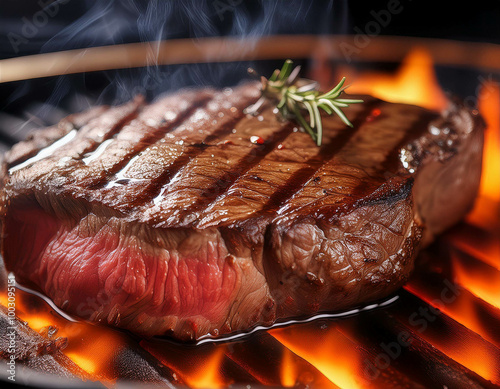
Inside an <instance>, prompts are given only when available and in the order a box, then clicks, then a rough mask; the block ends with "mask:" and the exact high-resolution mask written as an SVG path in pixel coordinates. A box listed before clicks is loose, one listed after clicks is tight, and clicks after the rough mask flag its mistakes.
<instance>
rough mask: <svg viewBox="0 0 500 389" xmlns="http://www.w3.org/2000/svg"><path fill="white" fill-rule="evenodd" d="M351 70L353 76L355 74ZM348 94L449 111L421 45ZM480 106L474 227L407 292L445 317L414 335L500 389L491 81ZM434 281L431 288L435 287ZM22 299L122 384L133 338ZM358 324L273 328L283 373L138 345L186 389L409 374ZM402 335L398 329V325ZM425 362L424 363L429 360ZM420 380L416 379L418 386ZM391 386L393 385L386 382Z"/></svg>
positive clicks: (499, 101)
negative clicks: (444, 296)
mask: <svg viewBox="0 0 500 389" xmlns="http://www.w3.org/2000/svg"><path fill="white" fill-rule="evenodd" d="M325 71H329V70H328V69H326V70H325ZM351 73H352V74H354V70H351ZM327 78H328V77H325V79H327ZM349 92H350V93H369V94H373V95H375V96H377V97H380V98H382V99H386V100H389V101H392V102H404V103H411V104H416V105H421V106H425V107H428V108H433V109H443V108H445V107H446V99H445V97H444V93H443V92H442V91H441V89H440V87H439V85H438V83H437V81H436V76H435V74H434V67H433V63H432V59H431V57H430V55H429V54H428V53H427V52H426V51H425V50H424V49H421V48H417V49H414V50H413V51H411V52H410V54H409V55H408V56H407V58H406V59H405V60H404V61H403V63H402V65H401V67H400V69H399V70H398V71H397V72H396V73H395V74H393V75H387V74H383V73H364V74H360V75H358V77H357V78H356V79H355V82H354V84H353V85H352V86H351V88H350V89H349ZM478 102H479V110H480V112H481V113H482V114H483V115H484V117H485V119H486V121H487V123H488V128H487V131H486V143H485V149H484V158H483V161H484V173H483V177H482V181H481V189H480V197H479V199H478V201H477V204H476V208H475V209H474V211H473V212H472V213H471V214H470V215H469V216H468V223H469V224H463V225H462V226H459V227H457V228H455V230H454V231H452V232H450V233H448V234H446V235H445V236H443V237H442V238H441V240H440V241H441V242H442V243H443V244H445V245H447V247H448V249H449V250H451V260H450V261H448V262H449V263H447V264H446V263H444V262H445V261H444V260H442V262H443V263H439V264H437V263H435V261H434V262H433V263H434V266H435V267H436V268H435V269H434V268H429V269H428V270H427V273H423V274H419V273H418V272H417V274H416V275H415V278H414V279H413V280H410V282H409V284H408V285H407V286H406V287H405V289H406V291H407V292H405V293H409V294H411V295H412V296H415V297H416V298H417V299H418V300H419V301H420V302H423V303H425V304H428V306H429V307H432V308H434V309H436V310H440V311H439V312H441V313H440V316H437V318H434V319H433V320H429V321H428V322H427V323H426V329H425V330H422V332H421V333H418V335H416V336H418V337H419V338H420V339H421V341H422V343H426V344H429V345H430V348H431V349H432V352H433V353H442V355H443V356H444V358H449V359H448V360H446V361H444V362H443V364H447V363H451V362H453V363H458V364H459V365H461V367H463V369H464V371H465V373H463V374H465V375H466V377H469V376H470V375H474V377H475V375H477V376H479V377H481V379H485V380H488V381H490V382H492V383H494V384H500V366H499V361H500V351H499V349H498V346H500V336H499V335H497V334H498V331H497V330H496V329H495V328H496V327H495V325H498V323H499V320H500V239H499V231H500V230H499V229H498V226H499V219H500V214H498V209H500V208H499V204H500V110H499V109H500V88H499V87H498V85H497V84H494V83H485V84H483V85H482V87H481V89H480V95H479V97H478ZM492 209H496V210H497V213H495V212H492ZM445 265H448V266H450V268H451V271H450V274H447V273H446V272H445V270H443V269H444V268H445V267H446V266H445ZM434 278H436V279H437V281H436V283H435V284H434V283H433V282H434V281H432V282H431V279H432V280H434ZM444 279H446V280H447V281H449V282H451V283H453V285H454V286H458V287H460V288H461V289H460V290H462V292H461V293H457V294H456V298H454V299H453V300H452V301H449V302H448V303H446V304H439V303H436V301H438V302H439V299H440V293H441V292H442V287H443V286H442V285H443V284H442V282H443V280H444ZM431 283H432V284H433V285H434V286H433V287H431V286H430V285H431ZM17 301H18V305H17V311H16V313H17V315H18V316H19V317H20V318H21V319H22V320H24V321H26V322H27V323H28V325H29V326H30V327H31V328H32V329H33V330H35V331H37V332H39V333H42V334H43V333H46V332H47V329H48V328H50V326H52V327H55V328H57V329H58V332H57V336H58V337H65V338H67V339H68V345H67V347H66V348H65V349H64V350H63V352H64V354H65V355H66V356H67V357H69V358H70V359H71V360H72V361H73V362H75V363H76V364H77V365H78V366H79V367H80V368H81V369H82V370H83V371H85V372H86V373H88V374H90V375H91V376H92V377H93V379H95V380H96V381H101V382H103V383H104V384H105V385H108V386H109V385H112V384H113V383H114V382H115V380H116V379H117V378H118V377H117V376H116V371H115V368H114V367H113V366H114V365H113V364H114V363H115V362H114V360H115V359H116V356H117V355H118V354H119V353H120V352H121V351H122V350H125V349H126V348H127V347H129V346H130V344H132V343H133V342H132V341H131V340H130V338H129V336H128V335H127V334H125V333H123V332H118V331H115V330H113V329H110V328H108V327H103V326H96V325H91V324H88V323H86V322H72V321H69V320H66V319H65V318H63V317H61V316H59V315H58V314H57V313H55V312H54V311H53V309H51V308H50V307H49V306H48V305H46V304H45V303H44V302H42V301H41V300H39V299H38V298H37V297H35V296H32V295H29V294H27V293H25V292H23V291H18V296H17ZM0 302H1V303H2V304H3V305H5V304H6V303H7V298H6V296H5V295H0ZM379 315H380V317H382V319H383V320H389V321H390V320H396V321H397V320H399V322H398V325H400V324H401V323H403V326H404V325H408V324H407V323H406V324H405V323H404V320H403V319H407V317H403V318H397V319H394V318H393V317H392V316H388V315H386V314H385V313H384V312H382V313H380V314H379ZM486 316H487V317H488V319H487V320H488V323H486V321H487V320H486V319H485V317H486ZM387 318H389V319H387ZM351 319H352V320H351V321H349V320H345V321H342V324H341V325H336V322H329V324H328V325H325V326H324V328H323V327H320V326H318V325H317V323H309V324H301V325H298V326H290V327H284V328H277V329H272V330H270V331H269V332H268V336H269V337H270V338H271V337H272V338H271V339H272V340H273V341H274V342H275V343H276V347H278V349H277V350H274V351H276V355H277V356H276V360H277V361H271V362H273V363H274V362H276V365H277V366H278V368H277V369H275V370H277V371H276V372H275V374H270V373H269V372H268V371H267V370H266V369H267V368H268V366H267V364H269V363H270V362H269V361H266V360H265V358H264V357H265V355H256V356H255V358H256V359H259V358H260V359H262V362H261V364H262V367H261V368H260V370H259V367H258V366H259V364H258V363H256V364H255V365H252V368H249V365H248V366H247V365H245V363H241V362H238V361H240V359H239V357H237V356H235V354H234V353H236V351H234V350H235V347H233V344H232V343H230V342H229V343H218V344H209V345H202V346H196V347H195V346H192V345H190V346H184V345H179V344H172V343H168V342H166V341H165V340H161V341H158V340H155V339H152V340H142V341H140V343H138V344H140V347H142V349H143V351H144V352H147V353H148V355H150V357H151V358H154V359H155V361H157V362H158V364H159V365H161V366H163V367H165V368H166V369H168V370H169V371H171V372H173V376H174V377H176V378H179V382H181V383H182V384H186V385H187V386H188V387H191V388H224V387H228V386H229V385H231V384H235V383H239V382H242V383H244V384H247V383H248V384H250V383H251V384H253V383H257V384H263V385H272V386H283V387H296V386H297V385H309V384H310V385H311V387H315V385H316V386H317V387H328V388H345V389H354V388H374V387H378V386H377V385H380V382H379V381H373V380H372V379H371V378H370V377H367V375H366V373H365V372H364V369H365V367H366V366H365V363H366V361H369V363H370V366H372V367H373V368H374V369H379V370H377V372H378V373H380V377H388V376H389V375H390V374H394V376H397V377H399V376H405V374H406V372H404V371H403V372H401V370H404V368H402V367H401V366H402V364H401V363H400V362H399V359H398V358H399V356H398V357H394V358H393V359H389V363H388V366H387V367H380V366H378V365H377V359H378V360H382V359H380V356H381V355H385V354H383V353H384V352H385V351H384V350H379V349H377V347H378V345H379V344H380V340H378V339H376V340H374V341H373V344H374V346H373V345H372V346H370V347H368V346H366V345H364V344H363V342H362V340H361V339H365V338H364V337H363V336H368V335H366V334H363V336H361V335H359V334H358V333H357V329H358V327H356V325H355V324H356V323H357V320H358V321H361V320H365V322H363V323H362V325H361V326H366V325H367V323H366V320H367V318H366V317H364V318H361V319H357V318H351ZM382 319H381V320H380V321H381V322H383V320H382ZM495 320H496V321H495ZM491 323H493V324H491ZM395 328H399V327H398V326H397V325H396V326H395ZM388 331H389V330H388ZM389 332H390V331H389ZM444 332H446V333H444ZM396 335H397V334H396ZM247 341H248V342H251V341H252V338H249V339H248V340H243V341H242V342H243V345H244V342H247ZM252 347H254V346H252ZM273 347H274V346H273ZM415 347H416V346H415ZM252 350H253V349H252ZM405 352H406V353H407V354H409V355H412V353H414V354H415V353H418V352H419V351H415V350H414V349H411V348H409V349H407V350H405ZM421 352H423V351H421ZM264 353H265V349H264ZM440 355H441V354H440ZM432 356H434V354H432ZM415 358H418V356H417V357H415ZM422 358H423V359H425V358H426V356H425V355H424V356H423V357H422ZM410 360H411V358H410ZM398 363H399V364H398ZM256 366H257V367H256ZM306 370H307V371H306ZM389 371H390V372H391V373H390V374H389ZM467 374H468V375H467ZM242 377H243V378H242ZM389 379H390V377H389V378H388V380H389ZM398 379H399V378H398ZM412 379H414V380H415V381H411V380H412ZM418 379H419V377H416V378H410V379H408V380H409V383H408V381H401V382H404V383H406V384H408V387H410V386H411V384H412V383H414V382H419V381H418ZM384 382H389V381H382V383H384ZM397 382H398V383H400V381H397ZM443 386H444V385H443Z"/></svg>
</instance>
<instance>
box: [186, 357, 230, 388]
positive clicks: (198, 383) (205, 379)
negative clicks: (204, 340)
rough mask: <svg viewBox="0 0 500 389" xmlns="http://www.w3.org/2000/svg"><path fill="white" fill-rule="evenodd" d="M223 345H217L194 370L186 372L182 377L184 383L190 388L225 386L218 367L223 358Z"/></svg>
mask: <svg viewBox="0 0 500 389" xmlns="http://www.w3.org/2000/svg"><path fill="white" fill-rule="evenodd" d="M224 351H225V347H218V348H216V349H215V350H214V352H213V353H212V354H211V355H210V356H209V357H208V358H207V359H206V360H205V361H204V363H203V364H200V365H199V366H198V368H197V369H196V371H194V372H192V373H191V374H187V375H186V376H185V377H184V379H185V380H186V383H187V384H188V385H189V386H190V387H192V388H200V389H203V388H205V389H206V388H213V389H218V388H223V387H225V386H227V383H226V382H225V380H224V378H223V377H222V373H221V371H220V368H221V366H222V361H223V359H224V355H225V353H224Z"/></svg>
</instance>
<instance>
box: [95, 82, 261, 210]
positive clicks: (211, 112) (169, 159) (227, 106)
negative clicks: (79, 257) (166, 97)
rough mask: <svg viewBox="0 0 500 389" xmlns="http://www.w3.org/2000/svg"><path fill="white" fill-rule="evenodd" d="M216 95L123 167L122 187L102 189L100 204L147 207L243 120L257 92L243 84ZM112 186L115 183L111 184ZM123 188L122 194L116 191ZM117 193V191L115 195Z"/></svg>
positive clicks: (121, 206)
mask: <svg viewBox="0 0 500 389" xmlns="http://www.w3.org/2000/svg"><path fill="white" fill-rule="evenodd" d="M229 97H232V103H229V100H228V96H227V93H225V92H219V93H217V95H216V96H215V98H214V99H213V100H211V101H210V102H209V103H208V104H207V106H206V107H205V108H203V109H201V108H199V109H197V110H196V111H195V112H194V113H193V114H192V115H191V116H190V117H189V118H188V119H187V120H186V121H185V122H184V123H182V124H181V125H180V126H178V127H177V128H175V129H173V130H172V131H171V132H169V133H168V134H166V136H165V137H164V138H162V139H160V140H159V141H157V142H156V143H155V144H153V145H151V146H149V147H148V148H146V149H145V150H144V151H143V152H142V153H140V154H138V156H137V157H136V158H134V160H133V161H131V162H132V163H131V164H130V165H129V166H128V167H127V172H126V175H127V176H126V177H125V178H126V181H125V183H124V184H125V185H118V186H117V187H116V188H113V187H111V188H108V189H104V191H103V192H104V194H105V198H104V201H105V202H107V203H108V204H111V205H112V206H114V207H118V208H120V209H122V210H129V211H130V210H134V212H136V213H138V212H137V211H138V210H137V209H134V208H137V207H139V206H142V205H144V206H145V207H146V208H147V207H149V206H151V203H152V202H153V201H154V198H156V197H157V196H159V195H160V194H161V191H162V190H163V188H165V187H168V183H169V182H170V181H171V180H172V179H174V177H175V175H176V174H177V173H178V172H179V171H180V170H181V169H182V168H183V167H184V166H185V165H186V164H187V163H189V161H190V160H192V159H193V158H195V157H196V156H197V155H199V154H201V153H202V152H203V151H204V150H205V149H206V147H207V145H208V144H209V143H210V142H213V141H215V140H217V139H220V138H223V137H224V136H226V135H227V134H228V133H230V132H231V130H232V129H233V128H234V126H235V125H236V124H237V123H238V122H239V121H240V120H241V119H242V118H243V117H244V113H243V109H244V108H246V107H247V106H248V105H250V104H252V103H253V102H255V101H256V100H257V99H258V97H259V94H258V91H257V90H256V89H255V88H252V87H250V86H249V85H244V86H241V87H238V88H235V90H234V91H233V92H232V94H231V96H229ZM112 184H115V183H113V182H112ZM123 186H125V187H127V191H126V193H124V194H123V195H122V193H121V192H123V191H122V190H121V189H120V188H123ZM118 191H120V192H118Z"/></svg>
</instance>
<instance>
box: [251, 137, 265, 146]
mask: <svg viewBox="0 0 500 389" xmlns="http://www.w3.org/2000/svg"><path fill="white" fill-rule="evenodd" d="M250 142H252V143H253V144H257V145H262V144H264V139H262V138H261V137H260V136H256V135H254V136H251V137H250Z"/></svg>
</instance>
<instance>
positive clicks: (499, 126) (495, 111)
mask: <svg viewBox="0 0 500 389" xmlns="http://www.w3.org/2000/svg"><path fill="white" fill-rule="evenodd" d="M499 108H500V87H499V85H498V84H496V83H494V82H492V81H488V82H486V83H484V84H483V86H482V88H481V92H480V95H479V111H480V112H481V113H482V114H483V116H484V118H485V120H486V123H487V129H486V132H485V139H484V155H483V180H482V181H481V190H480V193H481V195H483V196H486V197H489V198H491V199H493V200H496V201H500V109H499Z"/></svg>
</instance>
